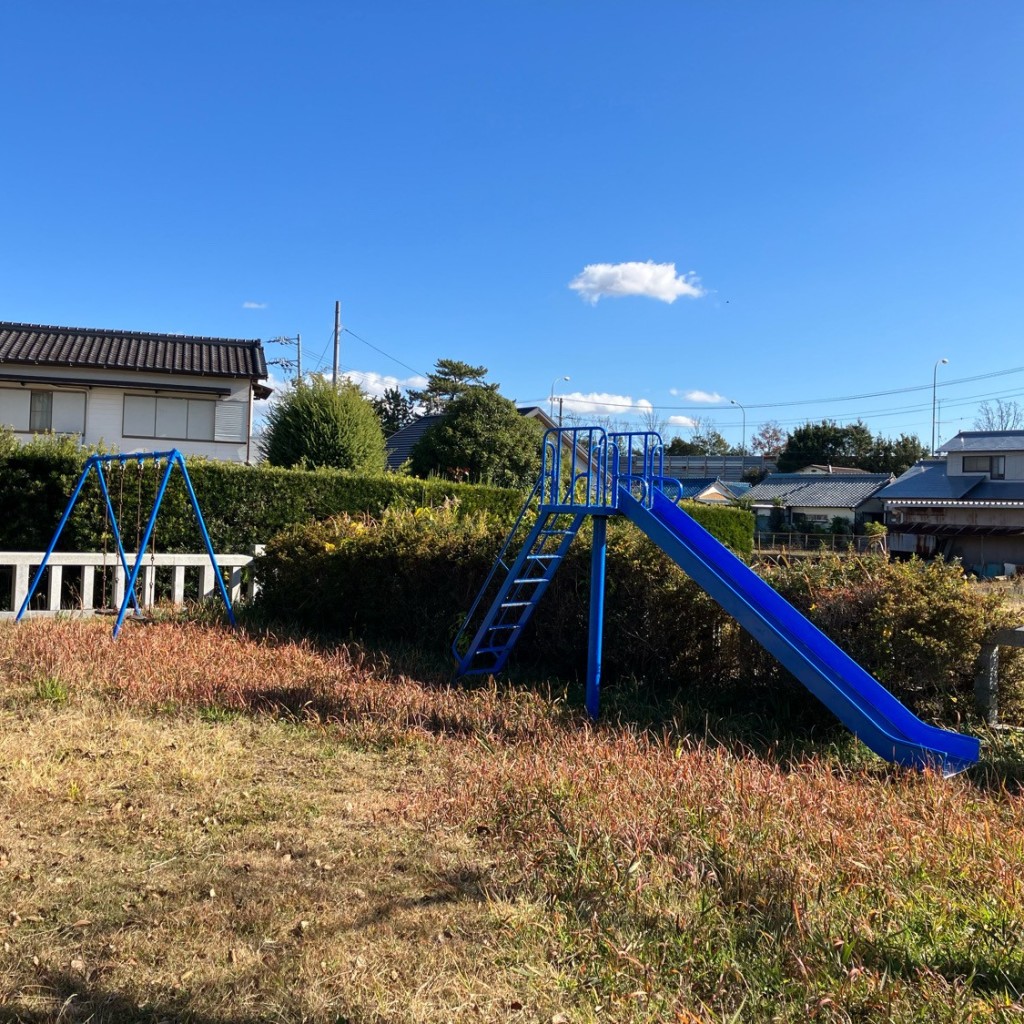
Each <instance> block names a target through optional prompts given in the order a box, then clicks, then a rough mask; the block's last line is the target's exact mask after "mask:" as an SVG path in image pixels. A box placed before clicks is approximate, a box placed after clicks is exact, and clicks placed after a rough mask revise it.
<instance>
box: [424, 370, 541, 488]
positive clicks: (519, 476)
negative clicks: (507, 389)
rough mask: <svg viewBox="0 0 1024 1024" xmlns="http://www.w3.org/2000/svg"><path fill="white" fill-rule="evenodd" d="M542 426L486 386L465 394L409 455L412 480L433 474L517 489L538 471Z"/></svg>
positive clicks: (450, 407)
mask: <svg viewBox="0 0 1024 1024" xmlns="http://www.w3.org/2000/svg"><path fill="white" fill-rule="evenodd" d="M542 433H543V427H542V426H541V424H540V423H538V422H537V421H536V420H533V419H528V418H527V417H524V416H520V415H519V412H518V410H517V409H516V407H515V405H514V404H513V403H512V402H510V401H509V400H508V399H507V398H503V397H502V396H501V395H499V394H498V393H497V392H496V391H495V390H494V389H492V388H491V387H488V386H474V387H470V388H468V389H466V390H465V391H464V392H463V393H462V394H460V395H458V396H457V397H456V398H453V399H452V400H451V401H450V402H448V404H447V407H446V409H445V414H444V418H443V419H442V420H441V422H440V423H438V424H437V425H436V426H435V427H432V428H431V429H430V430H429V431H427V433H426V434H424V435H423V437H422V438H420V440H419V441H418V442H417V444H416V446H415V447H414V448H413V450H412V455H411V456H410V465H411V469H412V471H413V473H414V474H415V475H416V476H430V475H432V474H438V475H442V476H447V477H452V478H455V479H465V480H468V481H470V482H473V483H491V484H496V485H498V486H502V487H520V486H524V485H526V484H529V483H532V482H533V480H534V479H535V478H536V476H537V472H538V470H539V468H540V442H541V435H542Z"/></svg>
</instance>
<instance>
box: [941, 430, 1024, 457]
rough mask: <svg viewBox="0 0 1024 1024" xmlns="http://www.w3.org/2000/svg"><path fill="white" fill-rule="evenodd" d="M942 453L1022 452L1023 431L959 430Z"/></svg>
mask: <svg viewBox="0 0 1024 1024" xmlns="http://www.w3.org/2000/svg"><path fill="white" fill-rule="evenodd" d="M939 450H940V451H943V452H1024V430H961V431H960V433H959V434H957V435H956V437H954V438H950V440H948V441H947V442H946V443H945V444H944V445H941V446H940V448H939Z"/></svg>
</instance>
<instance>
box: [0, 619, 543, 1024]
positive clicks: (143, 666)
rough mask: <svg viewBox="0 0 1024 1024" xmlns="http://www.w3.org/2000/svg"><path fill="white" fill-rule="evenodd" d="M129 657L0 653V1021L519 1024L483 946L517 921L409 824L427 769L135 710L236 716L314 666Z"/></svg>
mask: <svg viewBox="0 0 1024 1024" xmlns="http://www.w3.org/2000/svg"><path fill="white" fill-rule="evenodd" d="M199 634H202V636H200V635H199ZM125 639H126V641H127V642H126V643H123V644H122V643H120V642H119V643H117V644H113V643H111V642H110V641H109V640H108V639H107V637H106V636H105V628H104V626H102V625H98V624H91V623H74V624H72V623H60V624H56V623H33V624H31V625H29V626H27V627H25V628H23V629H19V630H13V629H11V628H10V627H7V628H5V629H4V630H3V632H2V645H3V655H2V658H3V662H2V664H3V675H4V687H3V700H4V705H5V706H4V708H3V710H2V711H0V766H2V767H0V801H2V803H0V806H2V816H3V824H2V826H0V901H2V902H0V911H2V915H0V936H2V954H0V1018H3V1019H12V1018H13V1019H17V1020H28V1021H35V1020H39V1021H42V1020H54V1019H58V1018H59V1019H63V1020H68V1021H71V1020H92V1021H115V1020H150V1019H154V1020H158V1019H179V1018H181V1019H186V1018H187V1019H196V1020H202V1021H210V1022H213V1021H229V1020H230V1021H240V1020H250V1019H251V1020H265V1019H271V1020H311V1021H334V1020H345V1019H349V1020H353V1021H356V1020H359V1021H364V1020H365V1021H377V1020H380V1021H385V1020H386V1021H405V1020H409V1021H413V1020H415V1021H435V1020H436V1021H441V1020H445V1021H447V1020H473V1021H477V1020H496V1021H498V1020H506V1019H516V1020H522V1019H532V1018H533V1014H532V1013H530V1014H524V1012H523V1009H522V1004H523V1000H524V995H523V990H524V988H525V987H526V986H525V984H524V982H523V980H522V978H521V977H520V976H519V975H518V974H516V973H515V972H514V970H513V969H512V968H514V967H515V965H514V964H511V965H510V964H509V962H508V953H507V948H506V947H505V946H504V944H503V943H502V942H500V941H499V939H498V934H499V933H500V931H501V930H502V929H503V928H507V927H514V926H515V924H516V923H517V922H518V920H519V919H520V918H521V917H522V916H523V915H524V914H527V915H528V913H529V911H528V908H526V909H524V908H522V907H518V906H515V905H513V904H508V905H502V904H501V903H499V902H494V901H489V900H488V899H487V898H486V897H485V895H484V893H483V889H482V885H481V880H482V879H483V878H484V877H485V876H487V875H488V873H489V872H490V862H489V861H488V860H487V859H486V857H484V856H483V855H482V853H481V851H480V850H479V849H477V848H476V845H475V844H474V842H473V840H472V839H471V838H470V837H469V836H467V835H466V834H465V833H464V832H463V831H462V830H459V829H457V828H453V827H433V828H430V829H427V828H425V827H424V825H423V823H422V822H421V821H419V820H417V819H416V818H415V817H410V815H409V814H408V802H409V791H410V790H415V789H416V788H418V787H421V786H427V785H430V784H431V778H432V777H433V768H432V766H431V764H430V762H429V759H427V758H425V757H424V756H423V755H422V753H420V752H418V751H417V750H416V749H415V748H413V747H410V746H402V745H399V746H391V747H389V748H388V749H387V750H384V751H358V752H353V751H352V750H351V749H350V748H348V747H346V746H342V745H339V744H338V742H337V741H336V738H335V737H332V736H331V735H330V734H329V733H328V732H327V731H325V730H324V729H322V728H315V727H314V728H311V727H308V726H298V725H296V724H294V723H293V722H290V721H288V720H284V721H281V720H275V719H273V718H270V717H267V716H262V717H257V718H255V719H254V718H251V717H242V716H231V715H225V714H223V713H217V712H215V711H211V710H206V711H205V712H204V713H203V716H202V717H201V718H198V719H197V718H196V716H195V715H194V714H191V715H187V716H185V715H169V714H158V715H155V716H154V715H152V714H140V713H139V710H138V705H139V703H140V702H141V703H144V704H146V705H148V706H149V707H155V706H157V705H164V706H166V705H167V704H168V702H170V701H173V702H176V703H185V702H188V703H195V702H198V703H199V705H200V706H201V707H204V708H206V709H213V708H215V707H217V706H218V705H217V704H216V702H217V701H218V700H219V699H221V698H223V703H222V704H221V705H219V706H220V707H224V706H237V705H238V703H239V701H240V699H241V695H245V694H249V693H250V692H251V689H252V688H254V687H256V686H257V684H258V685H259V686H260V687H261V693H263V694H266V692H267V690H268V685H267V681H268V679H274V678H282V679H284V678H287V679H302V680H304V681H310V680H315V677H316V676H317V674H318V673H320V672H323V671H324V670H325V663H324V662H323V660H321V659H318V658H316V656H314V655H313V654H311V653H310V652H309V651H308V650H304V649H302V648H299V647H294V646H289V647H285V648H282V649H281V650H279V651H275V650H274V649H273V648H272V647H269V646H264V647H261V646H258V645H255V644H248V643H246V642H244V641H242V640H240V639H239V638H237V637H235V636H232V635H230V634H219V633H217V634H210V633H209V632H208V631H199V632H198V633H197V632H196V631H195V630H194V629H193V628H192V627H182V628H181V629H177V628H175V627H172V626H167V625H163V626H157V627H151V628H148V629H145V630H138V631H133V632H131V633H129V634H128V635H126V636H125ZM202 639H205V642H201V640H202ZM182 642H183V643H182ZM190 644H191V645H192V646H190ZM179 645H180V646H179ZM200 655H201V656H200ZM339 665H341V662H335V663H333V665H332V671H334V672H336V673H338V678H341V677H342V676H344V678H345V679H349V676H350V675H351V677H352V678H351V682H352V683H353V685H355V684H356V683H357V682H358V677H359V673H358V672H357V671H351V672H346V671H344V670H343V669H340V668H339ZM314 670H316V671H314ZM156 679H160V680H162V684H161V686H160V687H159V689H152V688H150V689H147V687H155V686H156V684H155V683H154V680H156ZM259 681H262V682H259ZM305 685H306V684H305V682H304V683H303V686H305ZM313 685H315V683H314V684H313ZM221 687H223V689H222V688H221ZM285 689H287V687H285ZM232 694H233V695H234V698H232ZM102 698H105V699H102ZM261 699H266V700H269V699H270V698H261ZM274 699H275V700H276V698H274ZM301 703H302V702H301V701H300V705H301ZM529 1001H530V1002H531V1003H534V1004H536V1003H537V999H536V996H535V995H534V996H533V997H531V998H530V1000H529ZM541 1003H543V1000H541Z"/></svg>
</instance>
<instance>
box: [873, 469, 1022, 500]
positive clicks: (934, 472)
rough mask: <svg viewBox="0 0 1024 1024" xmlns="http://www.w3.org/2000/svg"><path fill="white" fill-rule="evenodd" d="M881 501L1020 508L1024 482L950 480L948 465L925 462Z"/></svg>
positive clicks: (886, 490)
mask: <svg viewBox="0 0 1024 1024" xmlns="http://www.w3.org/2000/svg"><path fill="white" fill-rule="evenodd" d="M878 497H879V498H881V499H882V500H883V501H892V502H895V503H908V504H911V505H927V504H939V505H975V504H982V503H984V504H992V503H995V504H1015V505H1016V504H1020V503H1022V502H1024V480H990V479H989V478H988V477H987V476H985V475H984V474H982V475H975V474H971V475H970V476H948V475H947V474H946V463H945V461H939V460H936V459H925V460H923V461H921V462H918V463H916V464H915V465H913V466H911V467H910V469H908V470H907V471H906V473H904V474H903V476H901V477H900V478H899V479H898V480H896V481H894V482H893V483H891V484H889V486H888V487H885V488H883V489H882V490H881V491H879V492H878Z"/></svg>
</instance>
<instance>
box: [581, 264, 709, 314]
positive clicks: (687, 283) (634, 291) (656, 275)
mask: <svg viewBox="0 0 1024 1024" xmlns="http://www.w3.org/2000/svg"><path fill="white" fill-rule="evenodd" d="M569 287H570V288H571V289H572V290H573V291H574V292H579V294H580V298H582V299H584V300H585V301H586V302H589V303H590V304H591V305H594V304H596V303H597V301H598V299H603V298H622V297H623V296H626V295H642V296H645V297H646V298H649V299H658V300H659V301H660V302H669V303H671V302H675V301H676V299H678V298H679V296H680V295H685V296H688V297H689V298H691V299H699V298H700V297H701V296H702V295H704V294H705V291H704V289H703V288H702V287H701V284H700V279H699V278H698V277H697V275H696V274H694V273H693V271H689V272H688V273H686V274H677V273H676V265H675V264H674V263H655V262H654V260H648V261H647V262H646V263H590V264H588V265H587V266H585V267H584V268H583V271H582V273H580V274H577V275H576V277H574V278H573V279H572V281H570V282H569Z"/></svg>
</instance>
